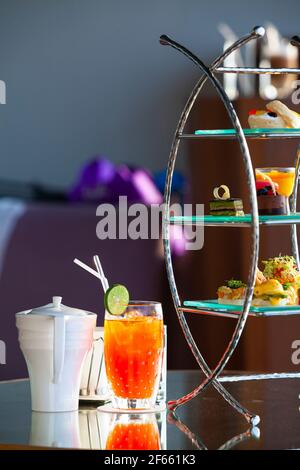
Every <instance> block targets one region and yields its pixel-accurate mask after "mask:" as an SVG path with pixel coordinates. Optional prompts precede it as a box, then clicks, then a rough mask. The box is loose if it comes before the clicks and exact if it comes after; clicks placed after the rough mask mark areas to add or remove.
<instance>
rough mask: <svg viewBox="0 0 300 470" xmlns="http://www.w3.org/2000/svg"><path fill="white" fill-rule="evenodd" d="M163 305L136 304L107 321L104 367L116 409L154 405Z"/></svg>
mask: <svg viewBox="0 0 300 470" xmlns="http://www.w3.org/2000/svg"><path fill="white" fill-rule="evenodd" d="M163 341H164V340H163V319H162V312H161V305H160V304H158V303H157V304H150V303H144V302H143V303H135V304H130V306H128V308H127V310H126V312H125V313H124V315H122V316H115V317H113V316H112V315H109V316H108V315H107V314H106V317H105V322H104V357H105V369H106V375H107V379H108V382H109V385H110V388H111V390H112V393H113V405H114V406H116V407H117V408H151V407H152V406H153V405H154V402H155V398H156V394H157V388H158V383H159V379H160V376H161V366H162V355H163V346H164V344H163Z"/></svg>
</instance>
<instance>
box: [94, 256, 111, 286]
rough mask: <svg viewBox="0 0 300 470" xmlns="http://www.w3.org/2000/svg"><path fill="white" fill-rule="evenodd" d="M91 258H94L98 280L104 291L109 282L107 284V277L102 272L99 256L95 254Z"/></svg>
mask: <svg viewBox="0 0 300 470" xmlns="http://www.w3.org/2000/svg"><path fill="white" fill-rule="evenodd" d="M93 259H94V263H95V266H96V268H97V271H98V274H99V278H100V281H101V283H102V287H103V290H104V292H106V291H107V289H108V288H109V284H108V280H107V278H106V277H105V274H104V271H103V268H102V265H101V262H100V259H99V256H97V255H96V256H94V258H93Z"/></svg>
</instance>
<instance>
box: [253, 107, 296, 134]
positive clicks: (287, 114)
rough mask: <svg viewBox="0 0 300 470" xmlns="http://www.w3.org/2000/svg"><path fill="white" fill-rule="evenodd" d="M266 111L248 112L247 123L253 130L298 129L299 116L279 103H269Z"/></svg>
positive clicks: (255, 110) (254, 110)
mask: <svg viewBox="0 0 300 470" xmlns="http://www.w3.org/2000/svg"><path fill="white" fill-rule="evenodd" d="M266 108H267V109H266V110H258V109H252V110H250V111H249V117H248V123H249V126H250V127H251V128H252V129H254V128H274V129H276V128H277V129H282V128H295V129H298V128H300V114H298V113H296V111H293V110H291V109H289V108H288V107H287V106H286V105H285V104H283V103H281V101H278V100H275V101H271V102H270V103H268V104H267V105H266Z"/></svg>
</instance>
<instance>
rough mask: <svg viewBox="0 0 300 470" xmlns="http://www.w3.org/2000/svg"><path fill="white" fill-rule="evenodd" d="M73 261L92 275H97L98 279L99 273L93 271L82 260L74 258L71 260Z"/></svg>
mask: <svg viewBox="0 0 300 470" xmlns="http://www.w3.org/2000/svg"><path fill="white" fill-rule="evenodd" d="M73 262H74V263H75V264H77V265H78V266H80V267H81V268H83V269H85V270H86V271H87V272H88V273H90V274H92V275H93V276H95V277H97V278H98V279H100V274H99V273H98V272H97V271H95V270H94V269H92V268H90V267H89V266H88V265H87V264H84V263H83V262H82V261H80V260H79V259H77V258H75V259H74V260H73Z"/></svg>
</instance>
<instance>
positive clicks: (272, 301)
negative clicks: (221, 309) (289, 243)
mask: <svg viewBox="0 0 300 470" xmlns="http://www.w3.org/2000/svg"><path fill="white" fill-rule="evenodd" d="M262 263H263V265H264V270H263V272H262V271H260V270H259V269H258V268H257V270H256V279H255V285H254V291H253V298H252V304H251V305H253V306H276V307H280V306H284V305H298V304H299V288H300V272H299V271H298V269H297V267H296V263H295V259H294V258H293V257H292V256H278V257H275V258H270V259H268V260H266V261H263V262H262ZM217 293H218V302H219V303H221V304H232V305H242V304H243V303H244V300H245V294H246V284H244V283H243V282H242V281H240V280H233V279H231V280H230V281H226V284H225V285H223V286H221V287H219V289H218V292H217Z"/></svg>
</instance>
